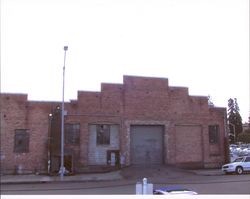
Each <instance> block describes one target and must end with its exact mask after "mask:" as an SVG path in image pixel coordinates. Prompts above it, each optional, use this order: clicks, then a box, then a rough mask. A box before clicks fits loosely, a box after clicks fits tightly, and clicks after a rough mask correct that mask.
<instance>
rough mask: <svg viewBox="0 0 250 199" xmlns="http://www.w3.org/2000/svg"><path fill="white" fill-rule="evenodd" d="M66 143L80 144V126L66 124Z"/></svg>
mask: <svg viewBox="0 0 250 199" xmlns="http://www.w3.org/2000/svg"><path fill="white" fill-rule="evenodd" d="M65 143H66V144H79V143H80V124H65Z"/></svg>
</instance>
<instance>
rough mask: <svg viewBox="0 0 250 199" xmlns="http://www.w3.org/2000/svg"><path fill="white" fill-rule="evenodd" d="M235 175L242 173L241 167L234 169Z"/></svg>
mask: <svg viewBox="0 0 250 199" xmlns="http://www.w3.org/2000/svg"><path fill="white" fill-rule="evenodd" d="M235 171H236V173H237V174H242V173H243V168H242V167H236V170H235Z"/></svg>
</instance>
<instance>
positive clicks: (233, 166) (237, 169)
mask: <svg viewBox="0 0 250 199" xmlns="http://www.w3.org/2000/svg"><path fill="white" fill-rule="evenodd" d="M222 171H223V172H224V173H226V174H227V173H237V174H242V173H243V172H247V171H250V156H243V157H239V158H236V159H235V160H234V162H231V163H229V164H225V165H223V166H222Z"/></svg>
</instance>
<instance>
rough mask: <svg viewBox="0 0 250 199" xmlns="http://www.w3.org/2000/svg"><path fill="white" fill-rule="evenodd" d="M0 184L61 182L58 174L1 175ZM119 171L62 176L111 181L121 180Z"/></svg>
mask: <svg viewBox="0 0 250 199" xmlns="http://www.w3.org/2000/svg"><path fill="white" fill-rule="evenodd" d="M0 178H1V184H18V183H20V184H21V183H46V182H61V181H62V180H61V177H60V176H47V175H35V174H28V175H2V176H1V177H0ZM121 179H122V176H121V174H120V171H113V172H108V173H97V174H77V175H72V176H63V182H93V181H111V180H121Z"/></svg>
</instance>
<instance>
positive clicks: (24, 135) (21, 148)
mask: <svg viewBox="0 0 250 199" xmlns="http://www.w3.org/2000/svg"><path fill="white" fill-rule="evenodd" d="M14 139H15V141H14V142H15V143H14V152H15V153H28V152H29V133H28V131H27V129H16V130H15V138H14Z"/></svg>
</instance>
